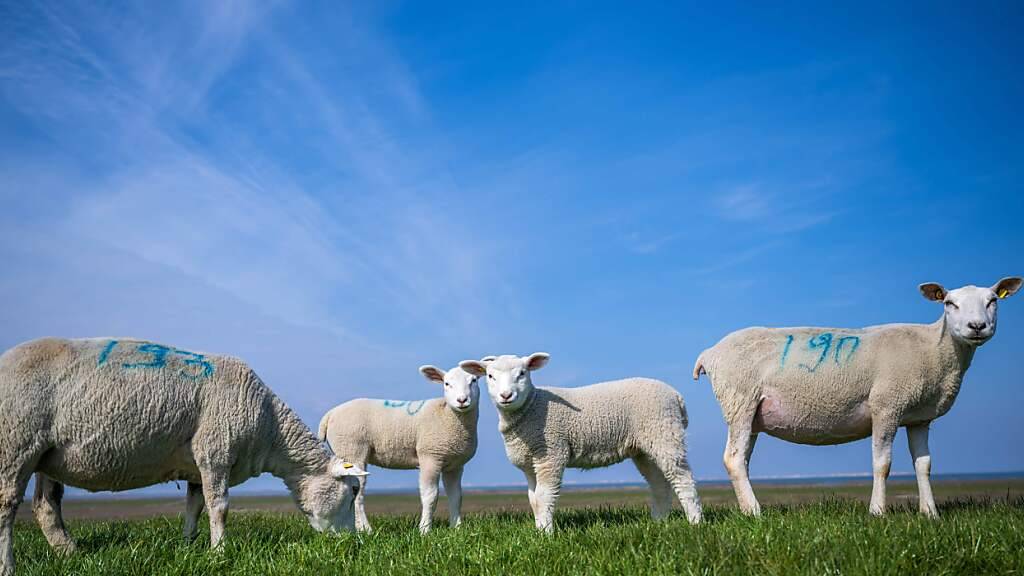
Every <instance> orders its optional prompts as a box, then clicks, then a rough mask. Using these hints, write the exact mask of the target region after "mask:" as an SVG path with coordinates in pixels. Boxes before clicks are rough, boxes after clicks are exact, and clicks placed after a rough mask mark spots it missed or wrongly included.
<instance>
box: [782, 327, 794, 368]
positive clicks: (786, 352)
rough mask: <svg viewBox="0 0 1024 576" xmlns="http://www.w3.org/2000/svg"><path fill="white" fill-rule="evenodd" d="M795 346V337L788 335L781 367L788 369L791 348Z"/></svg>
mask: <svg viewBox="0 0 1024 576" xmlns="http://www.w3.org/2000/svg"><path fill="white" fill-rule="evenodd" d="M792 345H793V335H792V334H786V346H785V347H784V348H783V349H782V362H781V366H782V367H783V368H785V367H786V356H789V347H790V346H792Z"/></svg>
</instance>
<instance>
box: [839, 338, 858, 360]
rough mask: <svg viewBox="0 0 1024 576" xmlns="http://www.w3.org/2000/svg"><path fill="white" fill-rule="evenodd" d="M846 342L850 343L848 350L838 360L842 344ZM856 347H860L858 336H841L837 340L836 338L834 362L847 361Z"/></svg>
mask: <svg viewBox="0 0 1024 576" xmlns="http://www.w3.org/2000/svg"><path fill="white" fill-rule="evenodd" d="M846 343H849V344H850V351H849V352H847V353H846V358H844V359H842V360H840V355H841V353H842V351H843V345H844V344H846ZM857 348H860V337H859V336H843V337H841V338H840V339H839V340H837V341H836V352H835V360H836V364H842V363H843V362H846V363H849V362H850V358H853V353H854V352H856V351H857Z"/></svg>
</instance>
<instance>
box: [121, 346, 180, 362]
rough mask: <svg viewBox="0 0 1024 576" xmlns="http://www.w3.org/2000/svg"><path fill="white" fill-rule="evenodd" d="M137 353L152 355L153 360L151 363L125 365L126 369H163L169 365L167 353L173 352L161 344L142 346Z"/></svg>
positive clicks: (137, 349)
mask: <svg viewBox="0 0 1024 576" xmlns="http://www.w3.org/2000/svg"><path fill="white" fill-rule="evenodd" d="M135 351H136V352H142V353H143V354H150V355H152V356H153V359H152V360H150V361H149V362H132V363H129V364H123V365H122V367H124V368H163V367H164V366H166V365H167V353H168V352H170V351H171V349H170V348H168V347H167V346H161V345H160V344H142V345H140V346H139V347H138V348H136V349H135Z"/></svg>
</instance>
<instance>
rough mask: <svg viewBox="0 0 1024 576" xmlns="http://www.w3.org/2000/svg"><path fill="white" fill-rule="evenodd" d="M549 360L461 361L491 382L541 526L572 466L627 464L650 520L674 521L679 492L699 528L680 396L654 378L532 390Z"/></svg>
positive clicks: (545, 526) (549, 526) (547, 526)
mask: <svg viewBox="0 0 1024 576" xmlns="http://www.w3.org/2000/svg"><path fill="white" fill-rule="evenodd" d="M548 359H549V356H548V354H545V353H543V352H537V353H534V354H531V355H530V356H526V357H517V356H500V357H497V358H495V357H488V358H485V359H484V360H481V361H475V360H465V361H463V362H460V363H459V366H460V367H462V368H463V369H464V370H466V371H467V372H469V373H470V374H473V375H474V376H484V375H486V376H487V390H488V392H489V394H490V396H491V399H492V400H493V401H494V404H495V406H497V408H498V420H499V423H498V429H499V430H500V431H501V434H502V436H503V438H504V440H505V453H506V454H507V455H508V458H509V460H510V461H511V462H512V464H513V465H515V466H516V467H517V468H519V469H520V470H522V471H523V473H524V474H525V475H526V482H527V486H528V496H529V499H530V507H531V508H532V509H533V514H534V520H535V524H536V526H537V528H538V529H540V530H542V531H544V532H551V531H552V530H553V523H552V516H553V514H554V509H555V503H556V502H557V500H558V494H559V492H560V490H561V486H562V474H563V472H564V471H565V468H566V467H571V468H597V467H602V466H610V465H612V464H615V463H618V462H621V461H623V460H625V459H626V458H631V459H632V460H633V463H634V464H635V465H636V467H637V469H638V470H639V471H640V473H641V474H642V475H643V477H644V478H645V479H646V480H647V482H648V484H650V487H651V516H652V517H654V518H655V519H662V518H665V517H666V516H667V515H668V513H669V511H670V510H671V507H672V491H673V490H674V491H675V495H676V497H677V498H678V499H679V502H680V504H682V506H683V509H684V510H685V512H686V516H687V519H688V520H689V521H690V523H691V524H697V523H698V522H700V519H701V507H700V499H699V498H698V497H697V490H696V486H695V484H694V481H693V476H692V474H691V472H690V467H689V464H688V463H687V459H686V426H687V416H686V406H685V405H684V404H683V398H682V396H680V395H679V393H678V392H676V391H675V390H674V389H673V388H672V387H670V386H669V385H668V384H665V383H664V382H660V381H658V380H651V379H648V378H629V379H626V380H616V381H613V382H603V383H600V384H594V385H591V386H584V387H581V388H537V387H534V385H533V381H532V378H531V375H530V374H531V372H533V371H535V370H539V369H540V368H542V367H544V366H545V365H546V364H547V363H548Z"/></svg>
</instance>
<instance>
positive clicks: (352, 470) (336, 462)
mask: <svg viewBox="0 0 1024 576" xmlns="http://www.w3.org/2000/svg"><path fill="white" fill-rule="evenodd" d="M330 472H331V476H333V477H334V478H337V479H339V480H340V479H342V478H344V477H345V476H369V475H370V473H369V472H367V471H366V470H363V469H362V468H360V467H359V466H356V465H355V464H353V463H351V462H345V461H344V460H342V459H341V458H332V459H331V466H330Z"/></svg>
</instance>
